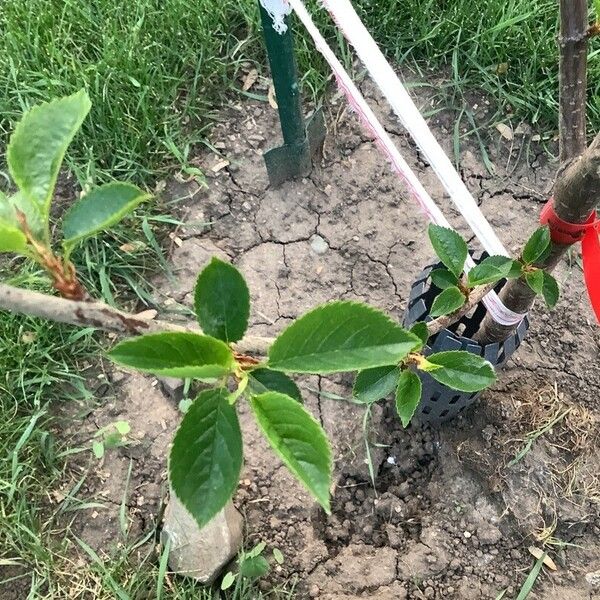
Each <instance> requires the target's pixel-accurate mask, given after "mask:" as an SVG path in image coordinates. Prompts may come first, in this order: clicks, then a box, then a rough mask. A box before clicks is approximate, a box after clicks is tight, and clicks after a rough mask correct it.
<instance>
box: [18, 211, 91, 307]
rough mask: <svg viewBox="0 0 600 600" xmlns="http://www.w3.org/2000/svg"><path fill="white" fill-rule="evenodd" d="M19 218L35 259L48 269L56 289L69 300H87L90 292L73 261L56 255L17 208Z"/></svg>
mask: <svg viewBox="0 0 600 600" xmlns="http://www.w3.org/2000/svg"><path fill="white" fill-rule="evenodd" d="M16 213H17V220H18V221H19V225H20V227H21V230H22V231H23V233H24V235H25V237H26V238H27V243H28V244H29V245H30V246H31V248H32V249H33V257H34V259H35V260H36V261H37V262H38V263H39V264H40V265H42V267H44V269H46V271H47V272H48V274H49V275H50V277H51V278H52V285H53V286H54V289H56V291H57V292H58V293H59V294H60V295H61V296H62V297H63V298H67V299H69V300H87V299H89V297H90V296H89V294H88V293H87V290H86V289H85V288H84V287H83V285H81V283H80V281H79V280H78V279H77V273H76V272H75V267H74V266H73V263H71V262H69V261H63V259H61V258H60V257H58V256H56V255H55V254H54V253H53V252H52V250H51V248H48V247H47V246H45V245H44V244H41V243H40V242H39V241H38V240H37V239H36V237H35V236H34V235H33V233H32V232H31V229H30V228H29V224H28V223H27V218H26V216H25V214H24V213H23V212H22V211H20V210H19V209H16Z"/></svg>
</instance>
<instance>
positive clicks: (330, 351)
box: [268, 302, 421, 374]
mask: <svg viewBox="0 0 600 600" xmlns="http://www.w3.org/2000/svg"><path fill="white" fill-rule="evenodd" d="M420 347H421V340H420V339H419V338H418V337H417V336H416V335H413V334H412V333H409V332H408V331H406V330H405V329H402V327H400V326H399V325H398V324H396V323H394V322H393V321H392V320H391V319H390V318H389V317H388V316H386V315H385V314H383V313H382V312H380V311H378V310H376V309H374V308H371V307H370V306H367V305H366V304H361V303H358V302H331V303H329V304H325V305H322V306H319V307H317V308H315V309H314V310H312V311H310V312H309V313H307V314H305V315H304V316H302V317H300V318H299V319H298V320H297V321H295V322H294V323H292V325H290V326H289V327H288V328H287V329H285V330H284V331H283V332H282V333H281V334H280V335H279V337H278V338H277V339H276V340H275V342H274V344H273V345H272V346H271V348H270V350H269V363H268V365H269V367H270V368H271V369H274V370H276V371H292V372H297V373H321V374H325V373H337V372H340V371H355V370H359V369H369V368H371V367H383V366H385V365H395V364H398V362H400V361H401V360H402V359H403V358H405V357H406V355H407V354H408V353H409V352H411V351H412V350H414V349H415V348H420Z"/></svg>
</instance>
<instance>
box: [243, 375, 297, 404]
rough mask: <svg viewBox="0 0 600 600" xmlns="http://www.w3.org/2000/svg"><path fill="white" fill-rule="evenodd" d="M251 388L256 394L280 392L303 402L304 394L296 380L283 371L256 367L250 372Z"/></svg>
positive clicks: (249, 383)
mask: <svg viewBox="0 0 600 600" xmlns="http://www.w3.org/2000/svg"><path fill="white" fill-rule="evenodd" d="M248 376H249V382H248V385H249V387H250V390H251V391H252V392H254V394H264V393H265V392H280V393H281V394H286V395H287V396H290V398H293V399H294V400H298V402H302V394H301V393H300V390H299V389H298V386H297V385H296V382H295V381H294V380H293V379H291V378H290V377H288V376H287V375H286V374H285V373H282V372H281V371H271V369H254V370H253V371H250V373H248Z"/></svg>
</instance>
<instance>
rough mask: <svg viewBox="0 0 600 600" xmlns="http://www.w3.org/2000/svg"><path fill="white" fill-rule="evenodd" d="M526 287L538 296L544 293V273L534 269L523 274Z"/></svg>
mask: <svg viewBox="0 0 600 600" xmlns="http://www.w3.org/2000/svg"><path fill="white" fill-rule="evenodd" d="M525 281H526V282H527V285H528V286H529V287H530V288H531V289H532V290H533V291H534V292H535V293H536V294H537V295H538V296H539V295H540V294H542V293H543V291H544V271H542V270H541V269H536V270H535V271H529V272H528V273H525Z"/></svg>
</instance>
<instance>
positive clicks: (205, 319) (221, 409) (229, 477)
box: [109, 258, 495, 526]
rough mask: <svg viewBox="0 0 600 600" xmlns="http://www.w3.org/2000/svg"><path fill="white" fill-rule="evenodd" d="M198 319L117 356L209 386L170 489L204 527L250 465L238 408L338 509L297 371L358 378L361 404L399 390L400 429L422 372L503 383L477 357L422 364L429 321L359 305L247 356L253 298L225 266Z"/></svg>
mask: <svg viewBox="0 0 600 600" xmlns="http://www.w3.org/2000/svg"><path fill="white" fill-rule="evenodd" d="M194 300H195V303H194V304H195V312H196V315H197V318H198V322H199V324H200V326H201V328H202V330H203V333H202V334H200V333H193V332H186V333H158V334H149V335H144V336H141V337H138V338H135V339H129V340H125V341H123V342H121V343H119V344H117V345H116V346H115V347H114V348H113V350H112V351H111V352H110V353H109V357H110V358H111V359H112V360H113V361H115V362H116V363H118V364H120V365H123V366H126V367H132V368H135V369H138V370H140V371H143V372H147V373H152V374H155V375H164V376H170V377H178V378H191V379H196V380H200V381H203V382H205V383H207V384H208V385H209V386H211V387H210V388H209V389H205V390H204V391H201V392H200V393H199V395H198V396H197V398H196V399H195V400H194V401H193V402H192V404H191V405H190V406H189V408H188V410H187V411H186V413H185V415H184V416H183V419H182V422H181V425H180V426H179V429H178V430H177V432H176V434H175V438H174V441H173V446H172V449H171V454H170V460H169V480H170V484H171V488H172V492H173V493H174V494H175V495H176V496H177V497H178V498H179V500H180V501H181V502H182V503H183V505H184V506H186V507H187V509H188V510H189V511H190V513H191V514H192V515H193V516H194V517H195V518H196V520H197V522H198V523H199V525H200V526H202V525H204V524H206V523H207V522H208V521H209V520H210V519H211V518H212V517H214V516H215V515H216V514H217V513H218V512H219V511H220V510H221V509H222V508H223V507H224V506H225V504H226V503H227V502H228V501H229V500H230V499H231V497H232V496H233V494H234V493H235V490H236V488H237V485H238V480H239V476H240V471H241V467H242V463H243V442H242V433H241V429H240V424H239V420H238V416H237V410H236V409H237V406H238V405H239V404H240V403H241V402H242V401H246V402H248V403H249V405H250V408H251V411H252V414H253V415H254V417H255V419H256V421H257V423H258V426H259V428H260V430H261V431H262V433H263V435H264V436H265V438H266V439H267V441H268V442H269V444H270V445H271V447H272V449H273V450H274V452H275V453H276V454H277V455H278V456H279V458H280V459H281V460H282V461H283V463H284V464H285V465H286V466H287V467H288V469H289V470H290V471H291V473H292V474H293V475H294V476H295V477H296V478H297V479H298V480H299V481H300V483H301V484H303V485H304V486H305V487H306V489H307V490H308V491H309V492H310V493H311V494H312V495H313V496H314V497H315V499H316V500H317V501H318V502H319V503H320V504H321V506H323V508H324V509H325V510H326V511H327V512H329V510H330V504H329V502H330V501H329V490H330V488H331V483H332V480H331V478H332V466H333V461H332V455H331V449H330V444H329V441H328V439H327V435H326V433H325V431H323V428H322V427H321V425H320V424H319V422H318V421H317V420H316V419H315V418H314V417H313V416H312V415H311V414H310V413H309V412H308V411H307V410H306V409H305V408H304V406H303V405H302V395H301V393H300V390H299V388H298V386H297V385H296V383H295V382H294V380H293V379H292V378H291V377H290V376H289V375H290V374H293V373H299V374H317V375H326V374H329V373H339V372H346V371H358V375H357V377H356V383H355V386H354V392H355V398H358V400H357V401H358V402H366V403H370V402H374V401H377V400H380V399H382V398H384V397H385V396H386V395H387V393H388V390H391V391H393V390H396V398H397V400H396V405H397V407H398V413H399V415H400V418H401V420H402V422H403V424H404V425H405V426H406V425H408V423H409V422H410V419H411V417H412V415H413V414H414V412H415V410H416V407H417V405H418V403H419V401H420V398H421V384H420V381H419V378H418V376H417V375H416V373H415V371H416V370H419V369H421V370H425V371H427V372H429V373H430V374H431V376H432V377H434V378H436V379H437V380H438V381H441V382H442V383H445V384H447V385H450V386H451V387H453V388H454V389H457V390H461V391H479V390H481V389H483V388H485V387H486V386H488V385H490V384H491V383H493V382H494V380H495V375H494V370H493V368H492V366H491V365H490V364H489V363H488V362H487V361H485V360H484V359H482V358H481V357H479V356H475V355H473V354H470V353H468V352H460V351H459V352H441V353H438V354H434V355H431V356H428V357H427V359H425V357H424V356H422V355H421V350H422V349H423V347H424V346H425V343H426V341H427V327H425V325H424V324H423V323H420V324H418V325H416V326H415V327H414V328H413V329H412V330H410V331H408V330H406V329H404V328H403V327H401V326H400V325H399V324H398V323H396V322H394V321H393V320H392V319H391V318H389V317H388V316H387V315H385V314H384V313H382V312H381V311H379V310H377V309H375V308H373V307H371V306H368V305H366V304H362V303H359V302H350V301H337V302H330V303H328V304H324V305H321V306H318V307H317V308H315V309H313V310H311V311H310V312H308V313H307V314H305V315H304V316H302V317H300V318H299V319H297V320H296V321H294V322H293V323H292V324H291V325H289V326H288V327H287V328H286V329H285V330H284V331H283V332H282V333H281V334H280V335H279V336H278V337H277V338H276V339H275V341H274V342H273V344H272V346H271V347H270V348H269V350H268V355H267V358H266V360H263V359H259V358H257V357H253V356H248V355H245V354H242V353H240V352H238V351H237V350H236V347H235V343H236V342H238V341H240V340H241V339H242V337H243V336H244V335H245V332H246V329H247V326H248V318H249V313H250V294H249V291H248V287H247V285H246V282H245V281H244V278H243V277H242V275H241V273H240V272H239V271H238V270H237V269H236V268H235V267H234V266H233V265H231V264H229V263H226V262H223V261H221V260H219V259H217V258H213V259H212V261H211V262H210V263H209V264H208V265H207V266H206V267H205V268H204V270H203V271H202V272H201V273H200V275H199V277H198V280H197V283H196V288H195V296H194Z"/></svg>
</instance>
